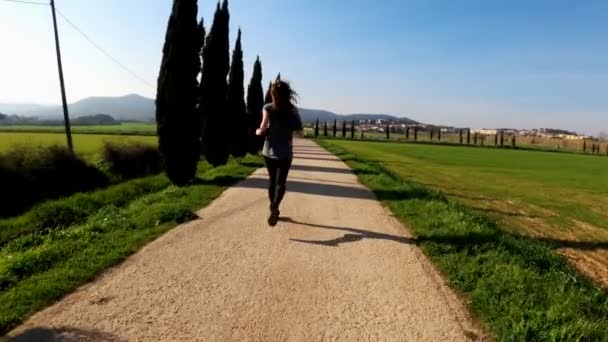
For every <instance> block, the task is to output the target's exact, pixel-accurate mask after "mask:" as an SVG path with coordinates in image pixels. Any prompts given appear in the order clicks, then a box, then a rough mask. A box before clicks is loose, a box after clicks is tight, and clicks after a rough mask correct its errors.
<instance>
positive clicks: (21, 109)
mask: <svg viewBox="0 0 608 342" xmlns="http://www.w3.org/2000/svg"><path fill="white" fill-rule="evenodd" d="M68 107H69V111H70V117H73V118H78V117H81V116H91V115H97V114H108V115H111V116H112V117H113V118H114V119H116V120H123V121H144V122H150V121H154V116H155V104H154V100H153V99H150V98H146V97H143V96H140V95H136V94H131V95H126V96H120V97H88V98H86V99H83V100H80V101H78V102H75V103H72V104H69V105H68ZM0 113H4V114H16V115H19V116H26V117H38V118H40V119H55V118H61V117H62V116H63V110H62V107H61V106H54V105H37V104H24V103H20V104H3V103H0ZM300 116H301V117H302V121H304V122H309V123H310V122H314V121H315V120H317V119H319V122H325V121H327V122H328V123H329V122H333V121H334V120H338V121H342V120H346V121H351V120H355V121H358V120H400V121H403V122H412V123H414V122H415V121H413V120H411V119H408V118H404V117H396V116H393V115H387V114H349V115H339V114H336V113H332V112H329V111H326V110H319V109H306V108H300Z"/></svg>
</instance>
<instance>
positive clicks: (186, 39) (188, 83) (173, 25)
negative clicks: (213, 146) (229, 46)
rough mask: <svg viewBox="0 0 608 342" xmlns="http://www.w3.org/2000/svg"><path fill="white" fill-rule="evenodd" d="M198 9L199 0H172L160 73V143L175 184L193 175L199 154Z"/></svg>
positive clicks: (169, 175) (157, 95) (158, 100)
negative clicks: (197, 111) (197, 112)
mask: <svg viewBox="0 0 608 342" xmlns="http://www.w3.org/2000/svg"><path fill="white" fill-rule="evenodd" d="M197 12H198V6H197V1H196V0H174V1H173V8H172V11H171V16H170V17H169V22H168V25H167V33H166V36H165V44H164V47H163V58H162V62H161V67H160V72H159V75H158V88H157V94H156V122H157V134H158V145H159V150H160V152H161V154H162V156H163V161H164V167H165V171H166V173H167V176H168V177H169V179H170V180H171V181H172V182H173V183H174V184H176V185H185V184H187V183H188V182H190V181H191V180H193V179H194V177H195V175H196V165H197V163H198V160H199V155H200V145H199V138H200V130H199V129H198V128H197V123H198V119H197V114H196V102H197V87H198V81H197V76H198V73H199V71H200V57H199V53H200V49H201V47H202V46H201V39H200V34H201V32H200V26H199V25H198V24H197V21H196V16H197ZM201 25H202V24H201Z"/></svg>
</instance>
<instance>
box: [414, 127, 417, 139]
mask: <svg viewBox="0 0 608 342" xmlns="http://www.w3.org/2000/svg"><path fill="white" fill-rule="evenodd" d="M414 141H418V126H414Z"/></svg>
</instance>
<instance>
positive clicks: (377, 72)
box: [0, 0, 608, 134]
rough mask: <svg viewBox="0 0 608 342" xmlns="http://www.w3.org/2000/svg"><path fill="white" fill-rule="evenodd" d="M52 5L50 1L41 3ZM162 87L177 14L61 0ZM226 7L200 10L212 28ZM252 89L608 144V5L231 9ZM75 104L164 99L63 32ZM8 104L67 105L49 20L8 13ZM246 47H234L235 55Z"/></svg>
mask: <svg viewBox="0 0 608 342" xmlns="http://www.w3.org/2000/svg"><path fill="white" fill-rule="evenodd" d="M41 1H45V0H41ZM56 4H57V7H58V8H59V9H60V10H61V11H62V12H63V13H64V14H65V15H66V16H67V17H68V18H69V19H70V20H71V21H72V22H73V23H74V24H76V25H77V26H79V27H80V28H81V29H82V30H83V31H84V32H85V33H87V34H88V35H89V36H90V37H91V38H93V39H94V40H95V41H96V42H97V43H98V44H99V45H101V46H102V47H103V48H105V49H106V50H107V51H108V52H110V53H111V54H112V55H114V56H115V57H116V58H117V59H119V60H120V61H121V62H123V63H124V64H125V65H127V66H128V67H129V68H131V69H132V70H133V71H134V72H136V73H137V74H139V75H141V76H142V77H143V78H145V79H147V80H148V81H149V83H152V84H153V85H155V84H156V76H157V74H158V68H159V64H160V60H161V49H162V44H163V40H164V34H165V30H166V24H167V18H168V15H169V12H170V8H171V1H169V0H103V1H102V0H86V1H85V0H56ZM215 4H216V2H214V1H207V0H199V16H203V17H204V18H205V20H206V24H207V25H206V26H207V27H208V26H209V25H210V23H211V19H212V17H213V10H214V8H215ZM230 12H231V22H230V24H231V40H233V39H234V38H236V34H235V33H236V29H237V28H238V27H239V26H240V27H241V28H242V29H243V45H244V51H245V64H246V70H245V72H246V75H247V76H246V78H247V81H248V79H249V77H250V73H251V67H252V64H253V61H254V59H255V56H256V55H257V54H259V55H260V57H261V58H262V64H263V69H264V78H265V80H264V82H265V84H266V82H267V81H268V80H269V79H270V78H274V76H275V75H276V74H277V72H278V71H281V73H282V75H284V78H287V79H289V80H290V81H292V84H293V85H294V87H296V89H297V90H298V92H299V94H300V97H301V105H302V106H304V107H308V108H321V109H327V110H332V111H335V112H338V113H356V112H367V113H370V112H371V113H388V114H397V115H399V116H408V117H411V118H414V119H416V120H420V121H423V122H429V123H441V124H449V125H455V126H470V127H482V126H483V127H496V126H501V127H506V126H509V127H558V128H570V129H575V130H579V131H583V132H586V133H592V134H597V133H598V132H599V131H600V130H606V131H608V44H607V37H608V1H605V0H598V1H592V0H578V1H572V0H563V1H562V0H546V1H545V0H522V1H519V0H492V1H487V0H479V1H465V0H458V1H453V0H445V1H434V0H418V1H407V0H384V1H376V0H365V1H364V0H256V1H253V0H232V1H231V2H230ZM59 25H60V27H59V29H60V34H61V44H62V50H63V51H62V52H63V57H64V67H65V77H66V82H67V93H68V101H70V102H74V101H77V100H79V99H81V98H84V97H88V96H95V95H98V96H101V95H124V94H129V93H139V94H142V95H145V96H149V97H154V96H155V89H154V88H150V87H149V86H147V85H145V84H143V83H142V82H140V81H138V80H137V79H135V78H133V77H131V76H130V75H129V74H127V73H125V72H124V71H123V70H122V69H120V68H119V67H117V66H116V65H115V64H113V63H112V62H111V61H110V60H109V59H108V58H107V57H105V56H104V55H102V54H101V53H99V52H98V51H97V50H96V49H95V48H94V47H93V46H92V45H91V44H89V43H88V42H87V41H86V40H85V39H84V38H82V36H80V35H79V34H78V33H77V32H76V31H75V30H74V29H72V27H70V26H69V25H68V24H67V23H66V22H65V21H64V20H63V19H61V18H59ZM0 32H2V34H1V35H0V46H1V50H0V102H38V103H59V102H60V93H59V90H58V77H57V67H56V60H55V51H54V45H53V44H54V43H53V35H52V22H51V17H50V9H49V8H48V7H47V6H36V5H22V4H16V3H8V2H4V1H2V0H0ZM231 45H234V42H232V43H231Z"/></svg>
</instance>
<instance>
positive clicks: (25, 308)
mask: <svg viewBox="0 0 608 342" xmlns="http://www.w3.org/2000/svg"><path fill="white" fill-rule="evenodd" d="M260 166H262V164H261V161H260V160H259V158H257V157H252V156H248V157H246V158H244V159H243V160H241V161H236V160H232V161H231V162H230V163H228V164H227V165H225V166H221V167H218V168H209V167H204V168H199V173H198V177H199V181H198V182H196V183H195V184H193V185H191V186H187V187H183V188H177V187H174V186H168V187H165V188H164V189H162V190H160V191H157V192H150V193H147V194H145V195H142V196H139V197H137V198H136V199H134V200H132V201H130V202H128V203H125V204H124V205H123V206H118V205H116V203H108V204H107V205H105V206H103V207H101V208H99V209H98V210H96V211H95V212H94V213H93V214H92V215H91V216H88V218H87V219H86V220H85V221H84V222H83V223H81V224H78V225H73V226H70V227H67V228H63V229H56V230H52V231H49V232H45V233H42V232H32V233H27V234H23V235H21V236H19V237H18V238H15V239H13V240H11V241H9V242H8V243H6V244H5V245H4V246H3V247H2V248H1V249H0V334H3V333H6V332H8V330H10V329H11V328H12V327H14V326H15V325H16V324H18V323H20V322H21V321H23V320H24V319H25V318H27V317H28V316H30V315H31V314H33V313H34V312H36V311H37V310H39V309H41V308H43V307H45V306H47V305H49V304H51V303H52V302H54V301H55V300H57V299H59V298H61V297H62V296H63V295H65V294H66V293H69V292H70V291H73V290H74V289H75V288H77V287H78V286H79V285H81V284H83V283H85V282H87V281H89V280H91V279H93V278H94V277H95V276H96V275H97V274H98V273H99V272H101V271H102V270H103V269H105V268H107V267H109V266H112V265H115V264H117V263H118V262H120V261H121V260H123V259H124V258H125V257H127V256H128V255H130V254H132V253H134V252H136V251H137V250H138V249H139V248H141V247H142V246H143V245H145V244H146V243H147V242H149V241H151V240H153V239H154V238H156V237H158V236H159V235H161V234H163V233H164V232H166V231H168V230H170V229H171V228H173V227H175V226H176V225H178V224H180V223H183V222H186V221H189V220H192V219H194V218H196V215H195V214H194V211H196V210H197V209H199V208H201V207H204V206H206V205H207V204H209V203H210V202H211V201H212V200H213V199H215V198H216V197H217V196H219V195H220V194H221V193H222V192H223V191H224V189H225V188H226V186H228V185H229V183H230V182H233V181H236V180H240V179H244V178H245V177H247V176H248V175H249V174H250V173H251V172H252V171H254V170H255V169H256V168H258V167H260Z"/></svg>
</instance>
